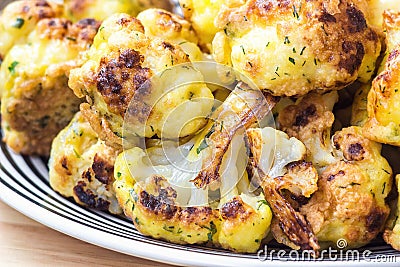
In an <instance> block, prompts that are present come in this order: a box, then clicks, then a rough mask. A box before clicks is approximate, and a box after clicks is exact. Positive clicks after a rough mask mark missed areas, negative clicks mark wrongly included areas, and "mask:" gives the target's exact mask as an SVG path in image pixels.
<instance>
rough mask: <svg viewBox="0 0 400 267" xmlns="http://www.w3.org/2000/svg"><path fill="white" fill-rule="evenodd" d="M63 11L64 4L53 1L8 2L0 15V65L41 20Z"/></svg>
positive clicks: (55, 15) (23, 41)
mask: <svg viewBox="0 0 400 267" xmlns="http://www.w3.org/2000/svg"><path fill="white" fill-rule="evenodd" d="M61 13H62V6H61V5H58V4H55V3H54V2H51V1H45V0H31V1H29V0H24V1H12V2H11V3H10V4H8V5H7V6H6V7H5V8H4V10H3V11H2V13H1V15H0V65H1V61H2V60H3V59H4V57H5V55H6V54H7V52H8V51H9V50H10V49H11V47H12V46H13V45H15V44H24V43H26V40H27V37H28V35H29V33H30V32H31V31H33V29H34V28H35V26H36V24H37V23H38V22H39V21H40V20H42V19H46V18H54V17H57V16H60V15H61ZM0 91H1V90H0ZM0 95H1V94H0Z"/></svg>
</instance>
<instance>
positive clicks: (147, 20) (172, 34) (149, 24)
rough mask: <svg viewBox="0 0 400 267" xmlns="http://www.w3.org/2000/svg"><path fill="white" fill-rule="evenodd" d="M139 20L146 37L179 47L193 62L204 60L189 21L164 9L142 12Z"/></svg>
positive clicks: (138, 17)
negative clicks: (160, 39)
mask: <svg viewBox="0 0 400 267" xmlns="http://www.w3.org/2000/svg"><path fill="white" fill-rule="evenodd" d="M137 19H138V20H140V22H141V23H142V24H143V27H144V31H145V32H146V35H148V36H152V37H159V38H162V39H165V40H167V41H169V42H172V43H173V44H175V45H179V46H180V47H181V48H182V49H183V51H184V52H185V53H186V54H188V55H189V59H190V61H192V62H193V61H200V60H203V54H202V52H201V50H200V48H199V47H198V46H197V44H198V39H197V36H196V33H195V32H194V30H193V28H192V25H191V24H190V23H189V22H188V21H186V20H184V19H182V18H180V17H179V16H177V15H175V14H172V13H170V12H168V11H165V10H162V9H147V10H145V11H143V12H140V13H139V14H138V16H137Z"/></svg>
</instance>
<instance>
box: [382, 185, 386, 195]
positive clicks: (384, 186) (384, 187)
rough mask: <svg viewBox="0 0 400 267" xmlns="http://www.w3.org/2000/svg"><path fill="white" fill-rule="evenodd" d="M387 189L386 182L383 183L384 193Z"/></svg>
mask: <svg viewBox="0 0 400 267" xmlns="http://www.w3.org/2000/svg"><path fill="white" fill-rule="evenodd" d="M385 189H386V182H384V183H383V188H382V194H384V193H385Z"/></svg>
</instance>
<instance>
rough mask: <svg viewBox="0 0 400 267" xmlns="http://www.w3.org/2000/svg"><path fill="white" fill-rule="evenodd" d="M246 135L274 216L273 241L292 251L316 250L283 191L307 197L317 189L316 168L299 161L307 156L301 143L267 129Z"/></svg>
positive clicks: (249, 131)
mask: <svg viewBox="0 0 400 267" xmlns="http://www.w3.org/2000/svg"><path fill="white" fill-rule="evenodd" d="M246 134H247V140H248V147H249V151H250V155H251V164H252V165H253V167H254V169H255V174H256V175H258V176H259V179H260V181H259V182H260V183H261V187H262V188H263V191H264V194H265V199H266V200H267V201H268V203H269V205H270V206H271V208H272V211H273V214H274V216H275V217H274V220H273V221H272V228H271V230H272V233H273V234H274V236H275V238H276V240H277V241H278V242H281V243H284V244H286V245H288V246H290V247H292V248H293V249H300V248H301V249H307V250H308V249H312V250H314V251H317V250H318V249H319V245H318V241H317V239H316V237H315V235H314V233H313V231H312V230H311V228H310V226H309V224H308V223H307V221H306V220H305V219H304V217H303V216H302V215H301V214H300V213H299V212H298V211H296V210H295V208H294V207H293V205H292V204H291V203H290V202H289V201H288V200H287V199H286V198H285V197H284V196H283V191H282V190H284V189H285V190H288V191H289V192H291V193H292V194H293V195H294V196H297V197H301V196H303V197H310V196H311V194H312V193H314V192H315V191H316V190H317V180H318V173H317V171H316V169H315V168H314V167H313V166H312V164H311V163H307V162H304V161H302V160H303V159H304V158H305V155H306V148H305V146H304V144H303V143H301V141H299V140H298V139H296V138H294V137H291V138H289V136H288V135H287V134H285V133H284V132H281V131H278V130H275V129H273V128H270V127H266V128H263V129H260V128H253V129H248V130H247V131H246Z"/></svg>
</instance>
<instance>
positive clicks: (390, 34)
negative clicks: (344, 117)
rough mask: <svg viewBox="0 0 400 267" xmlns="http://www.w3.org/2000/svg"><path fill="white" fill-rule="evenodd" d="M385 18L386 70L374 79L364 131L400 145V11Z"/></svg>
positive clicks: (387, 142) (373, 137)
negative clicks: (399, 91) (399, 106)
mask: <svg viewBox="0 0 400 267" xmlns="http://www.w3.org/2000/svg"><path fill="white" fill-rule="evenodd" d="M383 17H384V29H385V30H386V36H387V58H386V63H385V65H384V68H383V70H382V71H381V72H380V73H379V74H378V76H377V77H376V78H375V79H374V80H373V81H372V87H371V90H370V91H369V94H368V104H367V111H368V120H367V121H366V123H365V125H364V127H363V133H364V135H365V136H366V137H368V138H369V139H371V140H374V141H377V142H380V143H385V144H391V145H395V146H400V109H399V108H398V105H399V103H400V94H399V93H398V90H399V85H400V35H399V34H400V30H399V29H400V12H394V11H385V12H384V14H383Z"/></svg>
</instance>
